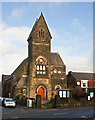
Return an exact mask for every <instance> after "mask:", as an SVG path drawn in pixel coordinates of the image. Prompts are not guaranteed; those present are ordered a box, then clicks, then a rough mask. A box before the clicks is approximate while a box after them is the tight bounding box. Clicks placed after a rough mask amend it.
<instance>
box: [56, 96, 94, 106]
mask: <svg viewBox="0 0 95 120" xmlns="http://www.w3.org/2000/svg"><path fill="white" fill-rule="evenodd" d="M59 103H60V104H59ZM82 106H95V98H93V99H91V100H90V101H88V100H86V98H81V99H73V98H69V99H58V101H57V99H55V107H56V108H58V107H82Z"/></svg>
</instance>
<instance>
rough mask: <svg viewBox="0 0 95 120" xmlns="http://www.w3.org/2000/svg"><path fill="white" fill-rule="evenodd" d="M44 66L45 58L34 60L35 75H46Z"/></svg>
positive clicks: (45, 63)
mask: <svg viewBox="0 0 95 120" xmlns="http://www.w3.org/2000/svg"><path fill="white" fill-rule="evenodd" d="M46 65H47V61H46V59H45V58H43V57H38V58H37V59H36V73H37V75H38V74H43V75H45V74H46V70H47V69H46Z"/></svg>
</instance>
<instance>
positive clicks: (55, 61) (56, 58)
mask: <svg viewBox="0 0 95 120" xmlns="http://www.w3.org/2000/svg"><path fill="white" fill-rule="evenodd" d="M51 65H56V66H64V63H63V61H62V59H61V57H60V55H59V54H58V53H51Z"/></svg>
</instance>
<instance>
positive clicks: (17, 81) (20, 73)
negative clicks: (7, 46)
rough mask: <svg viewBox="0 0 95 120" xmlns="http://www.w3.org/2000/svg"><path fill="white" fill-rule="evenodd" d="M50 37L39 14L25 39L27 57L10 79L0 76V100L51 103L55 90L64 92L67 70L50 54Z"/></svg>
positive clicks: (55, 56) (54, 55)
mask: <svg viewBox="0 0 95 120" xmlns="http://www.w3.org/2000/svg"><path fill="white" fill-rule="evenodd" d="M51 39H52V36H51V33H50V31H49V29H48V26H47V24H46V21H45V18H44V16H43V14H42V13H41V15H40V17H39V19H36V21H35V24H34V26H33V28H32V30H31V32H30V35H29V37H28V39H27V42H28V57H27V58H26V59H24V60H23V62H22V63H21V64H20V65H19V66H18V67H17V68H16V69H15V71H14V72H13V73H12V74H11V75H4V74H3V75H2V88H3V90H2V96H3V97H12V98H14V99H15V98H16V97H17V96H19V97H20V98H21V97H25V98H35V99H36V95H41V99H42V100H51V98H54V96H55V95H56V94H57V90H58V88H60V89H62V88H66V81H65V76H66V66H65V64H64V62H63V61H62V59H61V57H60V55H59V54H58V53H52V52H51Z"/></svg>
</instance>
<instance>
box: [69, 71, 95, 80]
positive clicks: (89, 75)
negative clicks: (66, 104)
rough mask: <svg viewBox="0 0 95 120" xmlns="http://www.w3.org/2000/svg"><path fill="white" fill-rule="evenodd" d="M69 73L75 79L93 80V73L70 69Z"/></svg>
mask: <svg viewBox="0 0 95 120" xmlns="http://www.w3.org/2000/svg"><path fill="white" fill-rule="evenodd" d="M69 74H72V75H73V76H74V77H75V78H76V79H84V80H95V73H82V72H72V71H70V72H69Z"/></svg>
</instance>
